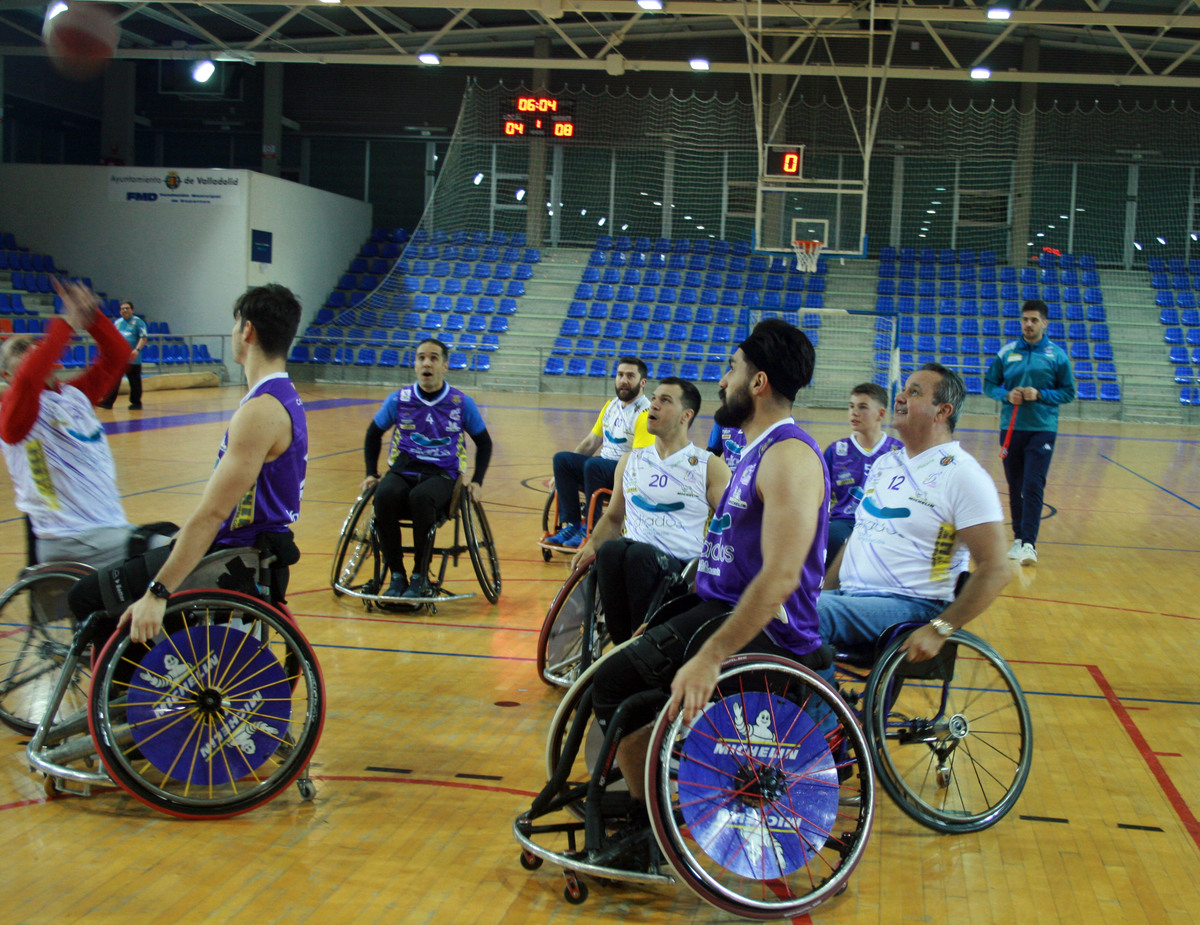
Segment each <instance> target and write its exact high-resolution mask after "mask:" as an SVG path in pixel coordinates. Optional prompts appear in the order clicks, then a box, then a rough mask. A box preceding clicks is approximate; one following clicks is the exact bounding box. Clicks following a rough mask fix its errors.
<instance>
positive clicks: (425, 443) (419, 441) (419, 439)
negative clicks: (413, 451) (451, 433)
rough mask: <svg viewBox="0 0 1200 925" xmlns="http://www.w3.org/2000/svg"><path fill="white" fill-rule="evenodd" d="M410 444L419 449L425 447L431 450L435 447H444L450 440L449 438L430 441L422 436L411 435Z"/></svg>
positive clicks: (436, 438)
mask: <svg viewBox="0 0 1200 925" xmlns="http://www.w3.org/2000/svg"><path fill="white" fill-rule="evenodd" d="M412 442H413V443H415V444H416V445H417V446H421V447H425V448H427V449H429V448H432V447H435V446H446V445H447V444H449V443H450V438H449V437H434V438H432V439H430V438H429V437H426V436H425V435H424V434H413V436H412Z"/></svg>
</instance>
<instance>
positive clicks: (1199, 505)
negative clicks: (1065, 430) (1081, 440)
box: [1097, 440, 1200, 511]
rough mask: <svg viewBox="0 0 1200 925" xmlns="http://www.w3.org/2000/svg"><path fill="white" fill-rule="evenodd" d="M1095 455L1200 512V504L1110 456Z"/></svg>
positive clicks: (1181, 441)
mask: <svg viewBox="0 0 1200 925" xmlns="http://www.w3.org/2000/svg"><path fill="white" fill-rule="evenodd" d="M1179 442H1180V443H1184V442H1185V441H1183V440H1180V441H1179ZM1097 455H1099V457H1100V458H1101V459H1106V460H1108V461H1109V462H1110V463H1112V464H1113V465H1114V466H1116V467H1117V468H1118V469H1124V470H1125V471H1126V472H1128V473H1129V474H1130V475H1134V476H1137V477H1138V478H1139V479H1141V480H1142V481H1143V482H1146V483H1148V484H1150V485H1153V486H1154V487H1155V488H1157V489H1158V490H1159V491H1165V492H1166V493H1167V494H1168V495H1170V496H1171V497H1172V498H1177V499H1178V500H1180V501H1182V502H1183V503H1184V504H1186V505H1189V506H1190V507H1194V508H1195V509H1196V510H1198V511H1200V504H1196V503H1195V502H1194V501H1189V500H1188V499H1187V498H1185V497H1184V496H1183V495H1177V494H1176V493H1175V492H1173V491H1171V489H1169V488H1165V487H1164V486H1162V485H1159V484H1158V482H1155V481H1152V480H1151V479H1148V478H1146V477H1145V476H1144V475H1142V474H1141V473H1140V472H1135V471H1134V470H1133V469H1130V468H1129V467H1128V466H1125V465H1122V464H1121V463H1119V462H1117V461H1116V460H1115V459H1113V458H1112V457H1110V456H1105V455H1104V454H1103V453H1099V454H1097Z"/></svg>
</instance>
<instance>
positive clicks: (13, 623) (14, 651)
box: [0, 562, 92, 734]
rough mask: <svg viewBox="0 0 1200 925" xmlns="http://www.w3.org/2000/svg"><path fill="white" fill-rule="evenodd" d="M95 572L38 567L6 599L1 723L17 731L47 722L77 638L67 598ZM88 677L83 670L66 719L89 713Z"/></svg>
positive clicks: (1, 613) (0, 635)
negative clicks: (56, 688)
mask: <svg viewBox="0 0 1200 925" xmlns="http://www.w3.org/2000/svg"><path fill="white" fill-rule="evenodd" d="M91 572H92V569H91V568H89V567H88V566H86V565H81V564H79V563H53V562H50V563H46V564H45V565H39V566H34V567H32V568H29V569H26V570H25V571H24V572H23V573H22V574H21V576H20V577H19V578H18V579H17V581H16V582H15V583H14V584H12V585H10V586H9V587H8V589H7V590H6V591H4V593H3V594H2V595H0V720H2V721H3V722H4V723H5V724H6V725H8V726H10V727H11V728H13V729H15V730H16V731H17V732H21V733H26V734H31V733H32V732H33V731H34V730H35V729H36V728H37V725H38V723H40V722H41V721H42V718H43V716H44V714H45V711H46V705H47V704H48V703H49V701H50V696H51V693H52V692H53V690H54V685H55V684H57V683H58V677H59V670H60V668H61V667H62V664H63V660H64V658H65V657H66V654H67V650H68V649H69V648H70V646H71V639H72V637H73V636H74V633H75V625H76V624H75V618H74V616H73V615H72V614H71V610H70V608H69V607H68V606H67V593H68V592H69V591H70V590H71V588H72V587H73V586H74V585H75V582H77V581H78V580H79V579H80V578H83V577H84V576H85V575H89V574H91ZM88 675H89V672H88V671H87V670H86V669H84V668H82V667H80V668H79V669H77V671H76V676H75V678H74V680H73V681H72V682H71V686H70V687H69V688H68V689H67V692H66V696H65V697H64V698H63V703H62V706H61V707H60V708H59V714H58V715H59V716H60V717H63V716H74V715H76V714H78V713H82V712H83V709H84V706H85V704H86V703H87V685H88Z"/></svg>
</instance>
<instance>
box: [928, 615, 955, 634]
mask: <svg viewBox="0 0 1200 925" xmlns="http://www.w3.org/2000/svg"><path fill="white" fill-rule="evenodd" d="M929 625H930V626H932V627H933V631H934V632H935V633H937V634H938V635H939V636H950V635H953V633H954V624H953V623H950V622H949V621H947V620H943V619H942V618H941V617H934V618H933V619H932V620H930V621H929Z"/></svg>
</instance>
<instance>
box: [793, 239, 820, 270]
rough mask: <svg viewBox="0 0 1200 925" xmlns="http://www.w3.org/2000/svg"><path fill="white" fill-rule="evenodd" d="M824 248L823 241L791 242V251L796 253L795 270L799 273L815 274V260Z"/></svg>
mask: <svg viewBox="0 0 1200 925" xmlns="http://www.w3.org/2000/svg"><path fill="white" fill-rule="evenodd" d="M824 247H825V242H824V241H793V242H792V250H793V251H795V252H796V269H797V270H799V271H800V272H801V273H815V272H816V271H817V260H818V259H819V258H820V256H821V250H822V248H824Z"/></svg>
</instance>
